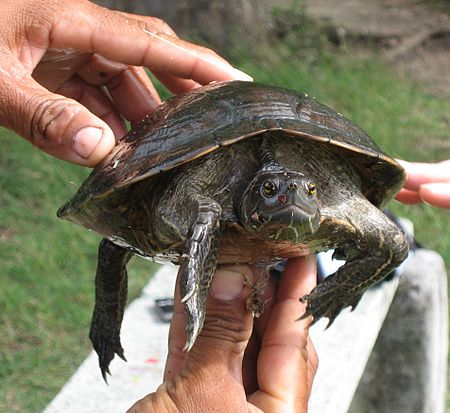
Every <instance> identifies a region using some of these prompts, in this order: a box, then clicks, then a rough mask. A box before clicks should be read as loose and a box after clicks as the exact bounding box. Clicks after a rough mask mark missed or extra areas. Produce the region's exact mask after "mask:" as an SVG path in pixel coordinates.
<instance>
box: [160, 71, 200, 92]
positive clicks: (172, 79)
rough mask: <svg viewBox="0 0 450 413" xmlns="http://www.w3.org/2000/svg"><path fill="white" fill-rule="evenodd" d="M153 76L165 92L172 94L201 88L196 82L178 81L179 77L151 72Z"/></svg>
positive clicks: (188, 80)
mask: <svg viewBox="0 0 450 413" xmlns="http://www.w3.org/2000/svg"><path fill="white" fill-rule="evenodd" d="M153 74H154V75H155V77H156V78H157V79H158V80H159V81H160V82H161V83H162V84H163V85H164V86H165V87H166V88H167V90H169V91H170V92H172V93H174V94H179V93H184V92H189V91H190V90H193V89H196V88H198V87H199V86H201V85H200V84H198V83H197V82H194V81H193V80H190V79H180V78H179V77H176V76H172V75H168V74H166V73H160V72H156V71H153Z"/></svg>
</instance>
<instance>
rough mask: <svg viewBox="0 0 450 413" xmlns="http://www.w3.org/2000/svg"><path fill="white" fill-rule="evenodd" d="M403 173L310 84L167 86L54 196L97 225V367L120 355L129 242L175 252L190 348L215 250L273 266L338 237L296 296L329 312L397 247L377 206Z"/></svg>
mask: <svg viewBox="0 0 450 413" xmlns="http://www.w3.org/2000/svg"><path fill="white" fill-rule="evenodd" d="M404 179H405V174H404V171H403V169H402V167H401V166H400V165H399V164H398V163H397V162H396V161H395V160H394V159H393V158H391V157H390V156H388V155H386V154H385V153H384V152H382V150H381V149H380V148H379V147H378V146H377V145H376V144H375V143H374V141H373V140H372V139H371V138H370V137H369V136H368V135H367V134H366V133H365V132H364V131H363V130H362V129H361V128H359V127H358V126H356V125H355V124H354V123H352V122H351V121H349V120H348V119H346V118H345V117H344V116H342V115H341V114H339V113H337V112H335V111H333V110H332V109H331V108H329V107H327V106H325V105H323V104H321V103H319V102H317V101H316V99H314V98H310V97H309V96H308V95H307V94H305V93H300V92H297V91H293V90H289V89H285V88H281V87H276V86H270V85H265V84H260V83H257V82H245V81H228V82H217V83H212V84H209V85H206V86H202V87H199V88H197V89H195V90H193V91H190V92H187V93H185V94H181V95H177V96H174V97H171V98H170V99H168V100H167V101H165V102H164V103H163V104H161V105H160V107H158V109H157V110H155V111H154V112H152V113H151V114H149V115H147V116H146V117H145V118H144V119H143V120H142V121H140V122H139V123H137V124H136V125H135V126H133V127H132V128H131V130H130V131H129V132H128V133H127V134H126V135H125V136H124V137H123V139H121V140H120V141H119V142H118V144H117V145H116V146H115V148H114V149H113V150H112V152H111V153H110V154H109V156H107V158H106V159H105V160H104V161H102V162H101V163H100V164H99V165H98V166H97V167H95V168H94V170H93V171H92V173H91V174H90V175H89V176H88V177H87V179H86V180H85V181H84V183H83V184H82V185H81V187H80V188H79V190H78V192H77V193H76V194H75V195H74V196H73V198H72V199H71V200H69V201H68V202H67V203H66V204H65V205H64V206H62V207H61V208H60V209H59V210H58V216H59V217H60V218H64V219H67V220H69V221H71V222H74V223H77V224H80V225H82V226H84V227H86V228H88V229H90V230H93V231H96V232H97V233H99V234H100V235H101V236H102V237H103V239H102V241H101V242H100V245H99V250H98V265H97V270H96V277H95V286H96V293H95V307H94V312H93V317H92V323H91V328H90V333H89V337H90V339H91V341H92V343H93V347H94V349H95V350H96V352H97V353H98V356H99V365H100V369H101V372H102V375H103V377H104V378H106V373H108V374H109V373H110V372H109V364H110V362H111V360H112V359H113V358H114V356H115V354H117V355H118V356H120V357H121V358H123V359H125V357H124V352H123V348H122V345H121V343H120V328H121V322H122V317H123V313H124V306H125V302H126V296H127V271H126V265H127V262H128V261H129V259H130V257H131V256H133V255H139V256H142V257H144V258H148V259H152V260H156V261H170V262H173V263H176V264H180V265H181V267H180V274H181V276H180V281H179V283H180V291H181V296H182V298H181V301H182V302H183V303H184V307H185V312H186V316H187V322H186V335H187V342H186V346H185V350H189V349H190V348H191V347H192V345H193V344H194V342H195V340H196V337H197V336H198V334H199V332H200V331H201V329H202V325H203V321H204V318H205V302H206V298H207V292H208V288H209V285H210V284H211V281H212V278H213V275H214V271H215V269H216V267H217V265H218V264H242V263H246V264H247V263H250V264H255V265H261V266H263V267H266V268H270V267H271V266H272V265H274V263H277V262H280V261H282V260H286V259H288V258H291V257H297V256H304V255H307V254H313V253H317V252H321V251H325V250H334V256H335V257H337V258H339V259H344V260H345V261H346V263H345V264H344V265H343V266H342V267H340V268H339V269H338V270H337V271H336V272H335V273H334V274H332V275H330V276H329V277H327V278H326V279H325V280H324V281H323V282H320V283H319V284H318V285H317V287H316V288H315V289H314V290H313V291H311V292H310V293H309V294H307V295H306V296H304V297H299V299H300V300H301V301H303V302H305V303H306V310H305V314H304V315H303V316H304V317H305V316H311V318H312V321H313V322H315V321H317V320H318V319H320V318H322V317H327V318H328V319H329V322H330V323H332V322H333V320H334V319H335V317H336V316H337V315H338V314H339V312H340V311H341V310H342V309H343V308H345V307H348V306H351V307H352V308H354V307H355V306H356V305H357V303H358V301H359V300H360V298H361V296H362V294H363V293H364V291H365V290H367V289H368V288H369V287H370V286H372V285H374V284H375V283H377V282H379V281H380V280H382V279H384V278H385V277H386V276H388V275H389V274H390V273H391V272H392V271H393V269H395V268H396V267H397V266H398V265H399V264H400V263H401V262H402V261H403V260H404V259H405V257H406V255H407V252H408V246H407V242H406V239H405V237H404V234H403V232H402V231H401V229H399V228H398V227H397V225H395V224H394V223H393V222H392V221H391V220H390V219H389V218H388V217H387V216H386V215H385V214H384V213H383V212H382V208H383V207H384V206H385V205H386V203H387V202H388V201H389V200H391V199H392V198H393V197H394V195H395V194H396V192H397V191H398V190H399V189H400V188H401V187H402V185H403V183H404Z"/></svg>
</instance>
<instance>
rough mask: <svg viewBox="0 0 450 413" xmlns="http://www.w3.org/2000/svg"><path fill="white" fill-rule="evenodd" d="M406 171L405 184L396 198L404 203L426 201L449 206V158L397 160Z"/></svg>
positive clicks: (441, 206)
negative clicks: (433, 161)
mask: <svg viewBox="0 0 450 413" xmlns="http://www.w3.org/2000/svg"><path fill="white" fill-rule="evenodd" d="M399 162H400V164H401V165H402V166H403V168H404V169H405V171H406V184H405V186H404V188H403V189H402V190H401V191H400V192H399V193H398V195H397V200H399V201H401V202H404V203H405V204H417V203H420V202H426V203H428V204H431V205H434V206H437V207H440V208H450V160H446V161H442V162H437V163H421V162H406V161H399Z"/></svg>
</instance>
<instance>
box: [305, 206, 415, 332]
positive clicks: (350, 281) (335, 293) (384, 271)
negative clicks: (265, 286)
mask: <svg viewBox="0 0 450 413" xmlns="http://www.w3.org/2000/svg"><path fill="white" fill-rule="evenodd" d="M372 208H374V209H375V207H372ZM370 212H371V213H370V215H364V217H365V218H369V217H371V218H372V220H371V221H362V222H360V223H359V224H358V223H355V222H354V221H353V222H352V223H351V224H352V225H353V231H352V232H351V233H350V234H348V235H351V237H352V238H351V241H350V242H349V243H347V246H346V247H344V248H339V253H340V254H341V255H343V256H345V257H348V261H347V262H346V263H345V264H344V265H343V266H342V267H340V268H339V269H338V270H337V271H336V272H335V273H334V274H332V275H330V276H328V277H327V278H326V279H325V280H324V281H323V282H321V283H320V284H319V285H318V286H317V287H316V288H315V289H314V290H313V291H312V292H311V293H310V294H308V295H305V296H303V297H301V299H300V300H301V301H302V302H305V303H307V307H306V312H305V314H304V315H303V316H302V317H301V318H306V317H307V316H309V315H312V316H313V322H312V323H315V322H316V321H318V320H319V319H320V318H321V317H327V318H328V319H329V323H328V326H330V325H331V324H332V323H333V321H334V320H335V318H336V316H337V315H338V314H339V313H340V311H341V310H342V309H344V308H345V307H348V306H351V307H352V309H354V308H355V307H356V305H357V304H358V302H359V300H360V299H361V297H362V295H363V293H364V292H365V291H366V290H367V289H368V288H369V287H371V286H372V285H374V284H376V283H377V282H379V281H381V280H383V279H384V278H385V277H387V276H388V275H389V274H390V273H391V272H392V271H393V270H394V269H395V268H396V267H397V266H399V265H400V264H401V263H402V261H403V260H404V259H405V258H406V256H407V254H408V243H407V241H406V239H405V236H404V235H403V233H402V231H401V230H400V229H399V228H398V227H397V226H396V225H395V224H394V223H393V222H392V221H390V220H389V218H387V217H386V216H385V215H384V214H383V213H382V212H381V211H379V210H378V209H377V210H376V211H373V210H371V211H370ZM351 244H353V245H356V247H353V248H349V247H348V245H351ZM346 248H347V250H346Z"/></svg>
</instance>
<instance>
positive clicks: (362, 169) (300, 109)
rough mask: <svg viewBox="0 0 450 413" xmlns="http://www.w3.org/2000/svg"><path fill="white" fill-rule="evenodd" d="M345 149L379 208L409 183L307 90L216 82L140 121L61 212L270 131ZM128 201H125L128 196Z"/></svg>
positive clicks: (395, 166)
mask: <svg viewBox="0 0 450 413" xmlns="http://www.w3.org/2000/svg"><path fill="white" fill-rule="evenodd" d="M280 130H282V131H284V132H285V133H288V134H290V135H292V137H293V138H296V139H309V140H312V141H319V142H328V143H329V144H330V145H334V146H336V147H338V148H341V149H342V151H343V153H345V156H346V157H347V158H348V159H349V160H350V161H351V162H352V163H353V164H354V165H355V166H356V169H357V171H358V173H359V174H360V176H361V182H362V190H363V193H364V195H365V196H366V197H367V198H368V199H369V201H371V202H372V203H373V204H375V205H376V206H378V207H381V206H382V205H383V204H384V203H385V202H386V201H387V200H389V199H390V198H391V197H392V196H393V195H394V194H395V193H396V192H397V191H398V189H399V188H400V187H401V186H402V184H403V181H404V172H403V169H402V168H401V167H400V165H399V164H398V163H397V162H396V161H395V160H394V159H392V158H391V157H389V156H388V155H386V154H384V153H383V152H382V151H381V149H380V148H379V147H378V146H377V145H376V144H375V143H374V142H373V141H372V139H371V138H370V137H369V136H368V135H367V134H366V133H365V132H364V131H363V130H362V129H360V128H359V127H358V126H356V125H355V124H353V123H352V122H350V121H349V120H347V119H346V118H344V117H343V116H342V115H340V114H338V113H336V112H335V111H333V110H332V109H330V108H328V107H327V106H325V105H322V104H320V103H318V102H317V101H316V100H315V99H312V98H310V97H308V96H307V95H306V94H302V93H298V92H295V91H292V90H288V89H284V88H279V87H273V86H267V85H263V84H259V83H256V82H242V81H231V82H223V83H213V84H210V85H208V86H204V87H200V88H198V89H196V90H194V91H191V92H189V93H186V94H183V95H178V96H175V97H172V98H171V99H169V100H167V101H166V102H165V103H164V104H162V105H161V106H160V107H159V108H158V109H157V110H156V111H155V112H153V113H151V114H149V115H148V116H147V117H145V118H144V119H143V120H142V121H141V122H140V123H138V124H137V125H136V126H135V127H133V128H132V129H131V130H130V131H129V132H128V133H127V135H125V137H124V138H123V139H122V140H121V141H120V142H119V144H118V145H117V146H116V147H115V148H114V150H113V151H112V152H111V154H110V155H109V156H108V157H107V159H105V160H104V161H103V162H102V163H101V164H99V165H98V166H97V167H96V168H95V169H94V170H93V172H92V173H91V175H90V176H89V177H88V179H87V180H86V181H85V182H84V184H83V185H82V187H81V188H80V190H79V191H78V193H77V194H76V195H75V197H74V198H73V199H72V200H71V201H70V202H69V203H68V204H66V205H65V206H64V207H62V208H61V209H60V210H59V211H58V215H59V216H67V215H71V214H73V213H74V212H75V211H76V210H79V209H80V208H83V205H85V204H86V203H87V202H89V201H90V200H91V199H93V198H95V199H98V198H102V197H105V196H107V195H108V194H109V193H111V192H112V191H114V190H115V189H116V188H123V187H125V186H127V185H130V184H132V183H134V182H137V181H140V180H143V179H146V178H149V177H151V176H154V175H156V174H158V173H160V172H162V171H167V170H170V169H172V168H175V167H176V166H178V165H181V164H184V163H186V162H189V161H191V160H193V159H196V158H198V157H200V156H205V155H207V154H208V153H210V152H212V151H215V150H217V149H218V148H219V147H220V146H224V145H231V144H233V143H236V142H239V141H241V140H243V139H247V138H249V137H251V136H255V135H258V134H261V133H263V132H266V131H280ZM124 202H126V200H124Z"/></svg>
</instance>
